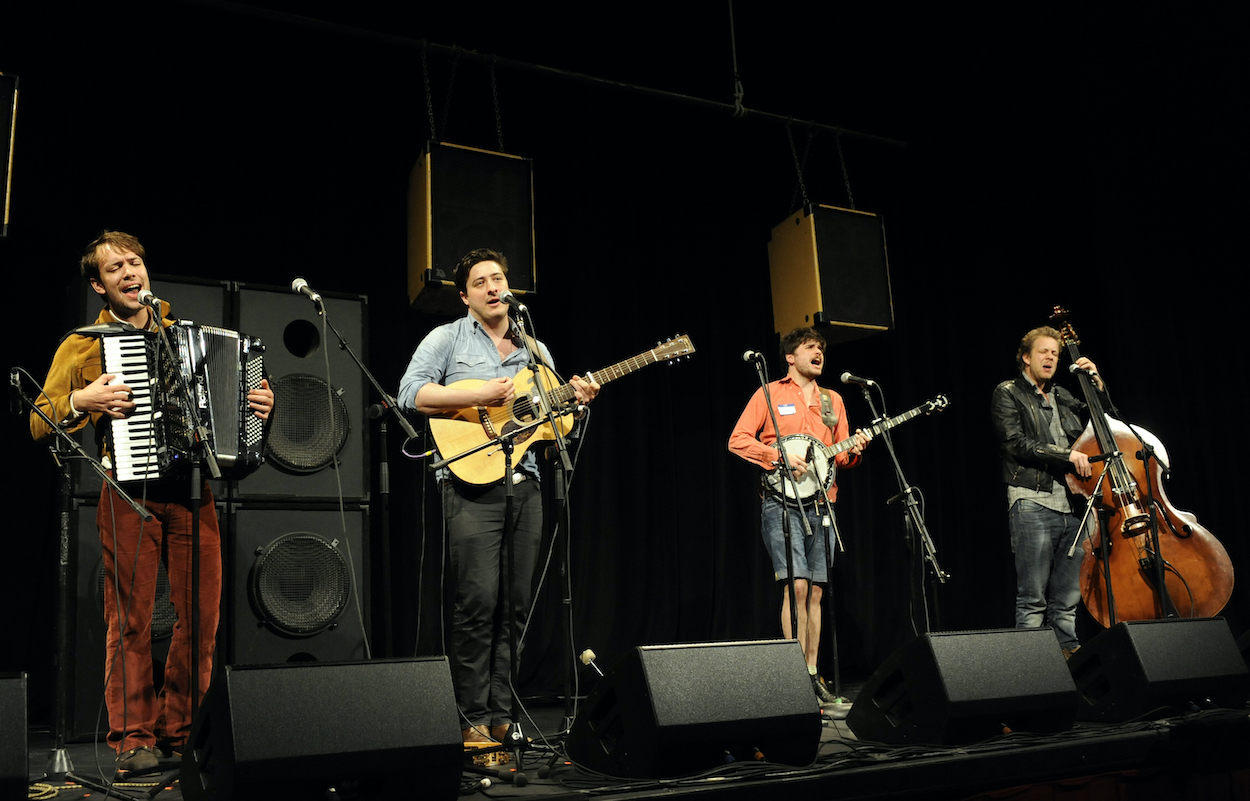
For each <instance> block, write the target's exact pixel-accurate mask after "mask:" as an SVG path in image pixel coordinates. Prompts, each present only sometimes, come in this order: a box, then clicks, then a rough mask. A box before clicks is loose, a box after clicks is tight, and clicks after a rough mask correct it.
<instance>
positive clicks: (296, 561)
mask: <svg viewBox="0 0 1250 801" xmlns="http://www.w3.org/2000/svg"><path fill="white" fill-rule="evenodd" d="M346 515H347V516H346V521H347V529H346V531H344V529H343V522H342V521H343V518H342V517H340V515H339V511H338V509H303V510H299V509H254V508H240V509H237V510H236V511H235V512H234V514H233V515H232V516H231V531H232V537H231V540H232V546H231V551H230V554H229V558H228V560H227V562H226V564H227V565H228V566H229V567H230V569H231V571H232V580H231V584H230V589H229V601H228V603H229V604H230V606H229V607H228V608H227V619H228V620H229V638H228V646H229V647H228V648H227V654H228V656H227V659H228V661H229V662H230V664H234V665H264V664H277V663H281V662H314V661H315V662H345V661H350V660H356V659H364V658H365V656H366V651H365V634H364V633H365V630H366V628H365V627H366V625H367V624H366V623H365V622H364V620H365V619H367V609H368V606H367V604H368V598H369V588H368V587H367V586H365V583H364V576H366V575H368V572H367V568H366V565H365V560H366V559H367V556H366V554H367V551H368V548H367V547H366V543H367V539H366V532H367V531H368V529H369V521H368V512H367V511H366V510H356V511H348V512H347V513H346Z"/></svg>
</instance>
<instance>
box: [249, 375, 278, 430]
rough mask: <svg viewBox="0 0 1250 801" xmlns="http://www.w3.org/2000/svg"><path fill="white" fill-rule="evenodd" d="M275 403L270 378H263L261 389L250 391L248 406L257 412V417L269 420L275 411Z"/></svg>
mask: <svg viewBox="0 0 1250 801" xmlns="http://www.w3.org/2000/svg"><path fill="white" fill-rule="evenodd" d="M273 403H274V396H273V390H272V389H270V388H269V379H268V378H262V379H261V381H260V386H259V387H257V388H256V389H250V390H248V392H247V405H248V406H250V407H251V408H252V409H253V410H254V411H255V412H256V416H257V417H259V418H260V419H261V420H268V419H269V414H270V413H271V412H272V411H273Z"/></svg>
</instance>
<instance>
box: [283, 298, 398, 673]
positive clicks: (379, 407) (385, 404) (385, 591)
mask: <svg viewBox="0 0 1250 801" xmlns="http://www.w3.org/2000/svg"><path fill="white" fill-rule="evenodd" d="M301 280H303V279H298V278H297V279H296V281H297V282H298V281H301ZM296 291H300V290H298V289H297V290H296ZM309 298H310V299H311V300H312V301H313V303H314V304H316V306H317V314H319V315H321V319H322V320H324V321H325V324H326V326H327V327H328V328H329V329H330V330H331V331H333V332H334V336H335V338H336V339H338V341H339V350H341V351H344V352H346V353H347V355H348V356H350V357H351V359H352V361H354V362H355V363H356V366H357V367H358V368H360V372H361V374H363V375H364V377H365V378H366V379H368V380H369V383H370V384H371V385H372V386H373V389H374V391H375V392H377V393H378V397H379V398H381V399H382V401H381V403H375V404H373V405H372V406H370V407H369V408H368V409H367V410H366V414H367V415H368V417H369V419H371V420H380V421H381V422H380V423H379V426H380V429H379V430H380V433H381V436H382V441H381V443H380V445H381V453H382V471H381V475H380V476H379V483H380V491H379V494H380V495H381V499H382V560H383V562H382V563H383V564H384V565H387V569H386V570H383V571H382V599H383V612H382V614H383V624H382V628H383V631H384V637H383V650H384V651H385V652H386V653H387V654H389V653H390V651H391V636H392V632H391V622H390V621H391V604H390V600H391V578H390V569H389V565H390V547H391V546H390V500H389V499H390V472H389V469H388V462H387V457H386V415H388V414H389V415H390V416H391V417H393V418H394V419H395V421H396V422H397V423H398V424H399V427H400V428H401V429H403V432H404V436H405V437H407V438H408V441H410V442H412V441H416V440H417V439H418V435H417V432H416V430H415V429H413V427H412V423H410V422H408V418H407V417H404V415H403V413H402V412H401V411H400V410H399V401H397V400H396V399H395V396H394V395H391V394H390V393H389V392H387V391H386V389H385V388H383V386H382V384H381V382H379V381H378V379H377V377H376V376H374V374H373V373H372V372H370V370H369V368H368V367H366V366H365V363H364V362H363V361H361V359H360V356H358V355H357V354H356V351H354V350H352V348H351V345H350V344H349V343H348V341H347V339H346V337H344V336H343V335H342V334H341V333H339V330H338V329H337V328H335V327H334V322H333V321H332V320H331V319H330V314H329V312H327V311H326V306H325V301H324V300H323V299H322V298H321V295H319V294H317V293H316V292H313V293H312V294H310V295H309ZM357 608H358V609H359V608H360V607H359V606H358V607H357ZM365 655H366V657H367V658H369V657H371V654H370V650H369V638H368V637H365Z"/></svg>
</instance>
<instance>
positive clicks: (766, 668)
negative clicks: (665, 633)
mask: <svg viewBox="0 0 1250 801" xmlns="http://www.w3.org/2000/svg"><path fill="white" fill-rule="evenodd" d="M820 730H821V722H820V708H819V706H818V705H817V702H816V696H815V694H814V693H813V692H812V682H811V679H810V677H809V676H808V673H807V666H806V664H805V661H804V659H803V652H802V651H801V650H800V648H799V646H798V644H797V643H795V642H794V641H793V640H761V641H755V642H725V643H706V644H691V645H659V646H643V647H640V648H636V649H634V650H633V651H631V652H630V653H629V654H627V655H626V656H625V657H624V658H622V659H621V661H620V662H619V663H618V664H617V665H616V666H615V667H614V668H613V669H612V670H611V671H610V672H609V673H608V674H607V675H606V676H605V677H604V678H603V679H601V680H600V682H599V684H598V685H596V687H595V689H594V690H593V691H592V692H591V694H590V696H589V697H588V698H587V699H586V702H585V703H584V704H583V705H582V708H581V712H580V713H579V714H578V716H577V720H576V721H574V723H573V726H572V728H571V729H570V731H569V738H568V741H567V747H568V754H569V757H570V758H571V759H572V760H573V761H574V762H576V763H577V764H579V765H582V766H583V767H586V768H589V769H591V770H594V771H597V772H599V773H605V774H608V775H612V776H621V777H628V778H663V777H668V776H679V775H682V774H687V773H697V772H699V771H703V770H707V769H708V768H712V767H715V766H717V765H721V764H724V762H725V760H726V757H725V755H726V753H728V754H730V755H731V756H733V757H734V758H735V759H739V760H741V759H757V758H763V759H765V760H768V761H770V762H778V763H781V764H785V765H809V764H811V763H812V762H813V761H814V760H815V759H816V750H817V748H818V747H819V746H820ZM757 755H758V756H757Z"/></svg>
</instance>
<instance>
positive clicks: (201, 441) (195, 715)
mask: <svg viewBox="0 0 1250 801" xmlns="http://www.w3.org/2000/svg"><path fill="white" fill-rule="evenodd" d="M149 311H150V313H151V314H152V315H153V316H154V317H155V318H156V333H157V335H158V336H159V338H160V342H161V349H160V350H159V351H158V352H157V369H156V370H155V373H156V375H155V376H154V378H155V380H156V381H160V380H161V374H160V354H161V353H164V355H165V358H166V360H167V363H168V370H169V372H170V373H171V374H172V375H173V376H174V377H175V378H176V379H177V386H178V390H179V391H178V392H177V393H175V394H176V395H177V401H178V404H179V405H180V406H181V407H182V411H183V414H184V415H185V417H184V418H183V419H184V420H186V421H187V422H188V423H189V424H190V430H191V432H192V454H191V472H190V477H189V479H188V480H189V481H190V485H189V490H190V504H191V621H190V629H191V630H190V640H191V653H190V660H191V664H190V670H189V671H188V674H189V675H188V679H189V681H190V683H191V686H190V694H191V696H190V697H191V731H192V732H194V731H195V729H196V724H197V723H198V722H199V719H200V501H201V500H203V484H204V480H203V478H202V475H201V473H200V462H201V461H203V462H204V463H205V464H207V465H208V473H209V475H210V476H212V477H213V478H214V479H219V478H221V467H220V466H219V465H218V464H217V456H216V454H214V453H213V449H212V445H211V444H210V443H209V432H208V429H207V428H206V427H205V426H204V423H203V421H202V420H201V419H200V414H199V409H198V408H196V404H195V401H194V399H193V396H192V394H191V384H190V382H189V381H188V373H189V372H190V368H192V367H193V366H194V360H193V358H192V354H191V353H189V352H188V353H187V354H186V366H187V368H188V370H186V371H184V370H181V369H179V368H178V358H177V355H176V354H175V353H174V348H173V345H172V344H171V343H170V341H169V333H168V332H167V331H166V330H165V326H163V325H161V309H160V303H159V301H157V302H154V303H153V304H151V305H150V306H149ZM192 349H193V348H192V346H191V345H190V344H189V345H188V350H189V351H190V350H192ZM152 406H153V408H152V411H153V414H155V412H156V395H155V393H153V401H152ZM220 558H221V557H220V555H218V559H220ZM219 600H220V599H219ZM192 740H193V737H192V736H190V735H188V738H187V742H186V743H184V744H183V747H182V752H183V757H182V761H183V762H184V763H185V762H186V761H187V760H189V759H191V760H193V759H195V758H196V755H195V753H194V748H192ZM181 772H182V767H181V765H180V766H179V767H178V768H177V769H176V770H174V771H171V772H170V773H168V774H167V775H166V776H165V777H164V778H162V779H161V781H160V782H158V783H157V785H156V788H155V792H151V793H149V794H148V797H149V798H155V797H156V796H157V795H159V794H160V793H161V792H162V791H163V788H165V787H169V786H171V785H172V782H173V779H174V778H175V777H176V776H178V775H180V774H181Z"/></svg>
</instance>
